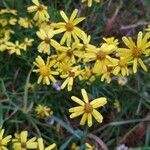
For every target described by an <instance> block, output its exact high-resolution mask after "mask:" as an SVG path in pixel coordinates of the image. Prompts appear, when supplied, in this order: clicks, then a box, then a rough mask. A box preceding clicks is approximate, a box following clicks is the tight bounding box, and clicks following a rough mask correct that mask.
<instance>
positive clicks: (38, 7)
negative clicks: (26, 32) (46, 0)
mask: <svg viewBox="0 0 150 150" xmlns="http://www.w3.org/2000/svg"><path fill="white" fill-rule="evenodd" d="M32 2H33V3H34V4H35V5H33V6H30V7H28V8H27V10H28V12H29V13H32V12H36V13H35V15H34V17H33V19H34V20H35V21H38V22H43V21H46V20H48V19H49V14H48V13H47V7H46V6H44V5H43V4H40V3H39V1H38V0H32Z"/></svg>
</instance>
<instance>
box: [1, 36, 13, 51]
mask: <svg viewBox="0 0 150 150" xmlns="http://www.w3.org/2000/svg"><path fill="white" fill-rule="evenodd" d="M10 44H11V42H9V36H5V37H4V38H0V51H1V52H3V51H5V50H7V47H8V45H10Z"/></svg>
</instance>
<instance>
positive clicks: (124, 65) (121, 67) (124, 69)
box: [113, 58, 129, 76]
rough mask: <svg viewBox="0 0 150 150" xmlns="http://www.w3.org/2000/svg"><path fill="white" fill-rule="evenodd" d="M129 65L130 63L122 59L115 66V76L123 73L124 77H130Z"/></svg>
mask: <svg viewBox="0 0 150 150" xmlns="http://www.w3.org/2000/svg"><path fill="white" fill-rule="evenodd" d="M128 63H129V61H128V60H127V59H124V58H120V60H117V64H116V65H115V66H114V69H113V74H114V75H118V74H119V73H121V75H122V76H126V75H127V76H128V75H129V69H128Z"/></svg>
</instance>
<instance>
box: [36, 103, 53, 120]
mask: <svg viewBox="0 0 150 150" xmlns="http://www.w3.org/2000/svg"><path fill="white" fill-rule="evenodd" d="M35 112H36V114H37V115H38V116H39V117H41V118H45V117H50V116H51V115H53V111H52V110H51V109H50V108H49V107H47V106H42V105H40V104H39V105H38V106H36V108H35Z"/></svg>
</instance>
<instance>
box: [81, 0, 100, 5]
mask: <svg viewBox="0 0 150 150" xmlns="http://www.w3.org/2000/svg"><path fill="white" fill-rule="evenodd" d="M86 1H88V7H91V6H92V3H93V1H95V2H96V3H100V2H101V0H82V1H81V2H82V3H84V2H86Z"/></svg>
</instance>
